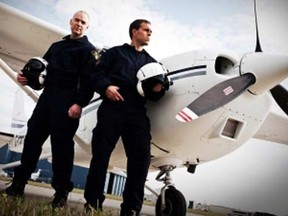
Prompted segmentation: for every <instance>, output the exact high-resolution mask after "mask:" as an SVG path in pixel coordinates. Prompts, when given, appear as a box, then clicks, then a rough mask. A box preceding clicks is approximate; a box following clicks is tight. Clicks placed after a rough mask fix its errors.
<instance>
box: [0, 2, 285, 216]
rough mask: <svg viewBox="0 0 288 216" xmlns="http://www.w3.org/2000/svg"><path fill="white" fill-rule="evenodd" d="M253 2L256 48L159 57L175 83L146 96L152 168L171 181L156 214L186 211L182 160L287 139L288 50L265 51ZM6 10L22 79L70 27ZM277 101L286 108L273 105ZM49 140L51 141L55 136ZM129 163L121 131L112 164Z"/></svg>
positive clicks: (188, 162) (82, 140) (2, 24)
mask: <svg viewBox="0 0 288 216" xmlns="http://www.w3.org/2000/svg"><path fill="white" fill-rule="evenodd" d="M254 10H255V23H256V49H255V51H254V52H251V53H246V54H244V55H243V56H242V57H241V58H239V57H238V56H237V55H236V54H235V53H233V52H230V51H227V50H208V49H205V50H196V51H189V52H185V53H182V54H178V55H174V56H171V57H167V58H165V59H162V60H161V61H160V62H161V63H162V64H163V65H164V66H165V68H166V74H167V77H168V78H169V79H170V80H171V82H173V85H172V86H170V89H169V91H168V92H167V93H166V95H165V96H164V97H163V98H162V99H161V100H160V101H158V102H157V103H154V102H148V104H147V108H148V115H149V117H150V120H151V127H152V128H151V134H152V142H151V157H152V159H151V165H150V171H155V170H159V174H158V176H157V177H156V179H157V180H159V181H162V182H163V183H164V186H163V188H162V189H161V192H160V194H159V196H158V199H157V203H156V215H162V213H164V214H165V215H179V216H181V215H185V214H186V201H185V198H184V196H183V194H182V193H181V192H180V191H178V190H177V189H176V188H175V186H174V184H173V183H172V178H171V176H170V173H171V171H172V170H174V169H175V168H178V167H187V171H188V172H189V173H194V172H195V169H196V166H198V165H199V164H203V163H206V162H209V161H212V160H215V159H218V158H220V157H223V156H224V155H227V154H229V153H231V152H233V151H235V150H236V149H238V148H239V147H240V146H242V145H243V144H245V143H246V142H247V141H248V140H249V139H250V138H256V139H261V140H266V141H272V142H275V143H281V144H286V145H287V144H288V133H287V128H288V117H287V115H288V105H287V104H288V103H287V102H288V101H287V100H288V92H287V90H286V89H285V88H284V87H283V86H281V85H280V83H281V82H282V81H283V80H285V79H286V78H287V77H288V55H283V54H281V55H279V54H268V53H265V52H263V51H262V49H261V45H260V39H259V35H258V26H257V14H256V1H254ZM0 13H1V17H2V19H1V20H0V29H1V40H0V47H1V49H0V57H1V59H0V67H1V69H2V70H3V71H4V72H5V73H6V74H7V75H8V76H9V77H10V78H11V79H12V80H13V81H15V82H16V83H17V81H16V72H17V71H19V70H20V69H21V68H22V67H23V65H24V64H25V63H26V62H27V61H28V60H29V59H30V58H31V57H34V56H43V54H44V52H45V51H46V49H47V47H48V46H49V45H50V44H51V43H52V42H54V41H56V40H59V39H61V38H62V37H63V36H64V35H66V34H68V32H65V31H64V30H62V29H60V28H58V27H55V26H53V25H51V24H48V23H46V22H44V21H42V20H39V19H37V18H35V17H32V16H30V15H28V14H26V13H24V12H21V11H19V10H16V9H14V8H11V7H9V6H7V5H5V4H3V3H0ZM96 49H97V51H98V52H99V53H100V52H101V50H102V47H99V46H96ZM19 87H20V88H21V89H22V90H23V91H24V92H26V94H27V95H28V96H29V97H31V98H32V99H33V100H34V101H35V102H36V101H37V99H38V93H37V92H35V91H34V90H32V89H30V88H29V87H27V86H21V85H19ZM275 101H276V103H277V104H278V105H279V107H281V109H282V111H281V113H275V112H273V111H272V109H271V107H272V105H273V104H275ZM100 103H101V99H100V98H99V96H98V95H97V94H96V93H95V96H94V98H93V99H92V100H91V102H90V104H89V105H88V106H87V107H86V108H85V109H84V111H83V114H82V117H81V121H80V126H79V128H78V131H77V133H76V135H75V137H74V139H75V142H76V143H77V144H78V145H76V146H75V160H74V161H75V164H77V165H80V166H84V167H88V166H89V162H90V158H91V145H90V140H91V136H92V132H91V131H92V129H93V128H94V126H95V124H96V122H97V119H96V111H97V108H98V107H99V105H100ZM15 135H16V136H15V137H14V138H13V139H14V142H13V143H14V145H11V148H10V149H11V150H15V151H16V150H17V151H19V152H21V146H22V144H23V142H22V140H23V136H17V134H15ZM2 136H3V135H2ZM2 136H1V139H2ZM5 137H7V138H8V139H9V138H10V139H12V138H11V137H9V136H5ZM46 142H47V143H48V144H49V140H48V141H46ZM44 146H49V145H46V144H45V145H44ZM47 148H49V147H47ZM43 152H44V153H43V155H42V157H48V158H49V157H50V156H51V155H50V154H49V150H46V151H45V148H44V149H43ZM15 164H17V163H13V166H15ZM9 166H10V165H9ZM125 167H126V157H125V152H124V149H123V146H122V142H121V139H120V140H119V143H118V144H117V146H116V148H115V150H114V152H113V154H112V157H111V159H110V164H109V169H110V170H115V169H116V170H117V169H123V170H125ZM156 194H157V193H156Z"/></svg>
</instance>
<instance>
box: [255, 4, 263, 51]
mask: <svg viewBox="0 0 288 216" xmlns="http://www.w3.org/2000/svg"><path fill="white" fill-rule="evenodd" d="M254 16H255V27H256V48H255V52H262V49H261V45H260V38H259V30H258V20H257V7H256V0H254Z"/></svg>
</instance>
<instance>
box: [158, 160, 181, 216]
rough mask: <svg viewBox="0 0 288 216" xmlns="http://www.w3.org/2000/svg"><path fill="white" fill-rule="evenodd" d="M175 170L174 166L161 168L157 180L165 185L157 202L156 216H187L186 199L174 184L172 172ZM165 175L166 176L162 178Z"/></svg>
mask: <svg viewBox="0 0 288 216" xmlns="http://www.w3.org/2000/svg"><path fill="white" fill-rule="evenodd" d="M173 169H174V167H172V166H165V167H161V171H160V173H159V174H158V175H157V177H156V180H158V181H163V182H164V184H165V185H164V187H163V188H162V189H161V194H160V195H159V197H158V199H157V202H156V216H174V215H177V216H185V215H186V200H185V197H184V196H183V194H182V193H181V192H180V191H178V190H177V189H176V188H175V187H174V186H173V184H172V178H171V176H170V171H172V170H173ZM163 175H165V176H164V177H163V178H161V176H163Z"/></svg>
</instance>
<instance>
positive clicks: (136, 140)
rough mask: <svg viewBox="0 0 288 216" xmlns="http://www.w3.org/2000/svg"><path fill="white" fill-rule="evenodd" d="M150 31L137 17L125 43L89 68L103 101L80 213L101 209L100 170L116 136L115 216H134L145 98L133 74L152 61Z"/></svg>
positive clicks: (143, 161)
mask: <svg viewBox="0 0 288 216" xmlns="http://www.w3.org/2000/svg"><path fill="white" fill-rule="evenodd" d="M151 33H152V30H151V26H150V22H149V21H147V20H144V19H138V20H135V21H134V22H132V23H131V25H130V28H129V35H130V38H131V44H124V45H122V46H116V47H113V48H111V49H109V50H108V51H106V52H105V53H104V54H103V56H102V57H101V59H100V61H99V62H98V64H97V65H96V66H95V69H94V73H93V70H92V86H93V89H94V90H95V91H96V92H97V93H99V94H100V95H101V97H102V98H103V101H102V103H101V105H100V107H99V109H98V113H97V121H98V122H97V125H96V127H95V128H94V130H93V137H92V159H91V163H90V169H89V173H88V176H87V182H86V188H85V193H84V197H85V199H86V201H87V203H86V204H85V209H86V211H94V210H97V211H98V210H100V211H101V210H102V203H103V201H104V199H105V196H104V195H103V192H104V185H105V179H106V172H107V168H108V164H109V159H110V155H111V153H112V151H113V149H114V148H115V145H116V143H117V141H118V139H119V138H120V136H121V138H122V141H123V144H124V148H125V152H126V156H127V158H128V160H127V181H126V184H125V189H124V192H123V203H122V204H121V213H120V215H121V216H126V215H139V212H140V211H141V208H142V203H143V197H144V185H145V181H146V177H147V174H148V168H149V165H150V157H151V155H150V141H151V135H150V122H149V119H148V117H147V116H146V108H145V103H146V98H145V97H143V96H141V95H140V94H139V93H138V91H137V87H136V86H137V82H138V80H137V77H136V75H137V72H138V70H139V69H140V68H141V67H142V66H143V65H145V64H147V63H151V62H156V60H155V59H154V58H152V57H151V56H150V55H149V54H148V53H147V52H146V51H145V50H144V49H143V46H145V45H148V43H149V40H150V36H151ZM151 92H153V93H152V95H154V96H153V98H154V99H155V98H157V99H159V98H161V97H162V96H163V95H164V93H165V89H164V85H163V83H161V82H157V81H156V82H155V83H154V84H153V86H151Z"/></svg>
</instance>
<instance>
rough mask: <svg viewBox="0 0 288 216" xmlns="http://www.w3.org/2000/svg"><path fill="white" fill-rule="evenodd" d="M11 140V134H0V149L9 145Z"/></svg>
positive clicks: (12, 136)
mask: <svg viewBox="0 0 288 216" xmlns="http://www.w3.org/2000/svg"><path fill="white" fill-rule="evenodd" d="M13 138H14V135H13V134H10V133H5V132H0V148H1V147H2V146H4V145H6V144H7V143H9V142H10V141H11V140H12V139H13Z"/></svg>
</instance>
